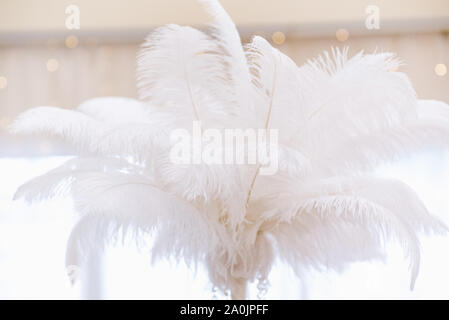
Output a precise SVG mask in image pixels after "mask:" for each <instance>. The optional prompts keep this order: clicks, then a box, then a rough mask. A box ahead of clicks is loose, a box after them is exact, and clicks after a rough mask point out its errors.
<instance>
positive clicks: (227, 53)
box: [11, 0, 449, 298]
mask: <svg viewBox="0 0 449 320" xmlns="http://www.w3.org/2000/svg"><path fill="white" fill-rule="evenodd" d="M199 2H200V3H201V4H202V5H203V6H204V8H205V9H206V10H207V11H208V12H209V13H210V15H211V18H212V22H211V27H212V28H211V32H210V33H205V32H201V31H198V30H195V29H193V28H190V27H181V26H177V25H168V26H165V27H161V28H158V29H157V30H156V31H154V32H153V33H151V34H150V36H149V37H148V38H147V39H146V42H145V44H144V45H143V47H142V50H141V51H140V54H139V55H138V79H139V80H138V87H139V93H140V99H141V100H142V101H143V102H141V101H137V100H133V99H128V98H112V97H111V98H97V99H92V100H89V101H87V102H85V103H83V104H81V105H80V106H79V107H78V109H77V110H63V109H58V108H51V107H39V108H35V109H31V110H29V111H26V112H25V113H23V114H22V115H21V116H20V117H19V118H18V119H17V120H16V121H15V122H14V123H13V125H12V127H11V130H12V131H13V132H16V133H23V134H34V133H44V134H50V135H56V136H59V137H61V138H63V139H65V140H66V141H68V142H70V143H71V144H72V145H73V146H75V147H77V148H78V151H79V152H80V153H81V155H82V156H81V157H80V158H75V159H72V160H70V161H68V162H67V163H66V164H64V165H62V166H61V167H59V168H56V169H54V170H52V171H50V172H48V173H47V174H45V175H43V176H40V177H37V178H35V179H33V180H31V181H30V182H28V183H27V184H25V185H24V186H22V187H21V188H20V189H19V190H18V191H17V194H16V198H20V197H23V198H25V199H26V200H28V201H32V200H40V199H45V198H48V197H52V196H56V195H59V194H70V195H71V196H72V197H73V200H74V204H75V207H76V209H77V211H78V212H79V213H80V218H79V222H78V223H77V225H76V226H75V227H74V229H73V231H72V233H71V236H70V239H69V242H68V247H67V264H68V265H72V264H77V265H78V264H82V262H83V259H84V258H83V257H85V256H86V253H87V251H88V250H91V249H92V248H98V247H99V248H101V247H103V245H104V244H105V243H106V242H110V241H114V240H116V239H117V238H119V236H120V235H123V234H125V233H131V234H132V235H133V236H134V237H135V238H136V240H138V241H145V239H146V238H145V235H147V234H153V235H154V236H155V238H154V239H155V240H154V243H153V244H152V256H153V258H163V257H174V258H176V259H184V260H185V261H187V262H189V263H191V264H193V265H196V264H198V263H200V264H203V265H204V266H205V267H206V268H207V270H208V274H209V278H210V281H211V282H212V284H213V285H214V286H216V287H218V288H220V289H221V290H223V291H225V292H226V291H229V290H230V291H231V292H232V293H233V297H234V298H245V287H246V284H247V283H248V282H249V281H253V280H259V281H262V283H264V281H265V280H266V279H267V277H268V274H269V272H270V269H271V266H272V265H273V263H274V261H275V260H276V259H281V260H283V261H285V262H286V263H287V264H289V265H290V266H291V267H292V268H293V270H294V271H295V272H296V274H297V275H298V276H299V277H303V276H305V273H304V271H305V270H308V269H310V268H315V269H318V270H326V269H333V270H338V271H339V270H343V268H344V267H345V266H346V265H348V264H349V263H352V262H356V261H363V260H372V259H382V258H383V257H384V256H385V244H386V243H387V242H388V241H396V242H398V243H399V244H400V245H401V246H402V247H403V248H404V254H405V256H406V257H407V258H408V259H409V261H410V271H411V287H413V285H414V282H415V280H416V277H417V275H418V271H419V262H420V244H419V237H418V236H419V234H422V233H424V234H425V233H431V232H434V233H444V232H446V230H447V229H446V227H445V226H444V225H443V224H442V223H441V222H440V221H439V220H438V219H437V218H436V217H434V216H432V215H431V214H429V213H428V212H427V210H426V208H425V206H424V205H423V204H422V202H421V201H420V199H419V197H418V196H417V195H416V194H415V193H414V192H413V191H412V190H410V188H408V187H407V186H406V185H404V184H402V183H401V182H398V181H394V180H388V179H380V178H376V177H373V176H370V175H368V174H369V173H370V171H372V170H374V169H375V168H376V166H378V165H379V164H380V163H383V162H388V161H393V160H395V159H397V158H398V157H400V156H401V155H403V154H407V153H410V152H417V151H420V150H422V149H424V148H428V147H442V146H445V147H447V146H448V145H449V107H448V105H446V104H445V103H443V102H438V101H431V100H418V99H417V97H416V94H415V91H414V90H413V87H412V86H411V84H410V81H409V80H408V78H407V77H406V75H404V74H402V73H399V72H392V71H391V70H392V69H394V67H396V66H398V65H399V63H400V62H399V61H398V59H396V58H395V57H394V55H393V54H390V53H379V54H364V53H363V52H360V53H358V54H357V55H355V56H354V57H352V58H349V57H348V51H347V49H344V50H339V49H332V53H331V54H329V53H324V54H323V55H322V56H320V57H318V58H317V59H315V60H312V61H309V62H308V63H307V64H305V65H304V66H301V67H297V66H296V64H295V63H294V62H293V61H292V60H291V59H290V58H289V57H287V56H286V55H284V54H283V53H282V52H280V51H279V50H277V49H275V48H273V47H272V46H271V45H270V44H269V43H268V42H267V41H266V40H264V39H263V38H260V37H255V38H254V39H253V40H252V42H251V43H250V44H248V45H247V46H246V47H244V46H242V44H241V41H240V36H239V34H238V32H237V29H236V27H235V25H234V23H233V22H232V20H231V18H230V17H229V16H228V15H227V13H226V12H225V11H224V9H223V8H222V7H221V6H220V4H219V3H218V1H214V0H200V1H199ZM192 121H199V122H200V126H201V128H216V129H220V130H222V129H226V128H231V129H232V128H258V129H262V130H265V131H264V132H265V133H267V132H268V130H269V129H277V130H279V170H278V171H277V172H276V173H275V174H273V175H266V176H264V175H260V168H261V164H260V163H258V164H248V165H229V164H206V163H196V164H185V165H184V164H182V165H180V164H175V163H172V162H171V161H170V149H171V147H172V142H171V140H170V133H171V132H172V130H173V129H178V128H183V129H186V130H187V131H188V132H192V130H193V129H192Z"/></svg>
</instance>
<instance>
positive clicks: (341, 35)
mask: <svg viewBox="0 0 449 320" xmlns="http://www.w3.org/2000/svg"><path fill="white" fill-rule="evenodd" d="M260 35H261V36H263V37H266V38H268V37H267V35H266V33H261V34H260ZM349 37H350V33H349V31H348V30H347V29H344V28H340V29H337V30H336V32H335V39H336V40H337V41H338V42H342V43H343V42H346V41H348V40H349ZM286 41H287V36H286V34H285V33H284V32H282V31H276V32H273V33H272V34H271V42H272V43H273V44H275V45H277V46H282V45H283V44H285V42H286ZM84 44H86V45H87V46H90V47H92V46H96V45H97V44H98V39H96V38H94V37H88V38H87V40H86V41H85V42H84ZM47 45H48V47H53V46H54V45H55V41H54V40H49V41H48V43H47ZM64 45H65V47H66V48H67V49H68V50H73V49H76V48H78V47H79V46H80V39H79V38H78V36H76V35H68V36H67V37H66V38H65V40H64ZM45 67H46V69H47V71H48V72H49V73H55V72H57V71H58V70H59V69H60V63H59V60H58V59H57V58H55V57H49V58H48V60H47V61H46V62H45ZM391 71H397V70H391ZM0 72H1V70H0ZM434 73H435V75H437V76H439V77H444V76H446V75H447V66H446V64H444V63H442V62H438V63H437V64H435V66H434ZM8 85H10V84H9V82H8V78H7V76H6V75H5V74H1V73H0V94H1V92H2V91H5V90H6V89H7V87H8ZM8 124H9V119H8V118H7V117H0V129H4V128H5V127H6V126H7V125H8Z"/></svg>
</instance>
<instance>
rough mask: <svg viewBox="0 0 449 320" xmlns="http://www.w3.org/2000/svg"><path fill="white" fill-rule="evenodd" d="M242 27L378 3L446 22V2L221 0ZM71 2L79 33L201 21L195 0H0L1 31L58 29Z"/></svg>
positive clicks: (359, 10)
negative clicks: (77, 14) (78, 13)
mask: <svg viewBox="0 0 449 320" xmlns="http://www.w3.org/2000/svg"><path fill="white" fill-rule="evenodd" d="M222 3H223V6H224V7H225V8H226V9H227V10H228V11H229V13H230V14H231V16H232V17H233V18H234V19H235V21H236V22H237V23H238V24H239V25H241V26H244V25H283V24H304V23H305V24H307V23H312V24H323V23H324V24H326V23H335V22H339V21H344V22H363V21H364V19H365V7H366V6H367V5H378V6H379V8H380V12H381V18H382V19H383V20H384V21H390V20H395V21H405V20H408V21H410V20H413V21H419V20H426V21H430V20H434V21H437V20H446V19H447V21H448V22H449V1H448V0H407V1H405V0H339V1H336V0H222ZM69 4H76V5H78V6H79V8H80V10H81V27H82V29H84V30H105V29H106V30H107V29H121V30H123V29H125V30H126V29H149V28H151V27H154V26H157V25H160V24H165V23H169V22H176V23H181V24H184V23H185V24H196V23H200V22H202V21H203V17H204V15H203V14H202V12H201V10H200V8H199V6H198V4H197V3H196V1H195V0H128V1H126V0H1V1H0V31H1V32H14V31H22V32H26V31H39V30H40V31H57V30H59V31H61V30H64V28H65V18H66V15H65V8H66V6H67V5H69Z"/></svg>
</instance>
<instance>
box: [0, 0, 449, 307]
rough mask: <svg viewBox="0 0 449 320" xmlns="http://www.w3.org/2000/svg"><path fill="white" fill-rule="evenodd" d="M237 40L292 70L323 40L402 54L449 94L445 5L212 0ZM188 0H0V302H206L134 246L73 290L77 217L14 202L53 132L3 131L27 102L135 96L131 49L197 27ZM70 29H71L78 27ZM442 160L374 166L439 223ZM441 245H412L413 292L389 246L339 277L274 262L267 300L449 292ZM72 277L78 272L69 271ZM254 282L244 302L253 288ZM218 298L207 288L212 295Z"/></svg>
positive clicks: (96, 263)
mask: <svg viewBox="0 0 449 320" xmlns="http://www.w3.org/2000/svg"><path fill="white" fill-rule="evenodd" d="M221 2H222V4H223V6H224V7H225V9H226V10H227V11H228V12H229V14H230V15H231V17H232V18H233V19H234V21H235V22H236V24H237V26H238V28H239V31H240V32H241V35H242V39H243V41H244V42H247V41H249V40H250V38H251V37H252V36H253V35H260V36H263V37H265V38H266V39H267V40H269V41H271V43H272V44H273V45H274V46H276V47H278V48H279V49H280V50H281V51H283V52H284V53H286V54H287V55H289V56H290V57H291V58H292V59H293V60H294V61H296V63H297V64H298V65H301V64H303V63H304V62H306V61H307V60H308V59H312V58H314V57H316V56H317V55H318V54H320V53H321V52H323V51H324V50H330V49H331V47H340V48H342V47H345V46H348V47H349V52H350V55H354V54H356V53H357V52H359V51H360V50H364V51H366V52H374V51H377V52H381V51H391V52H395V53H397V55H398V56H399V57H400V58H401V59H402V60H403V61H404V65H403V66H401V67H400V70H399V71H402V72H405V73H406V74H407V75H408V76H409V77H410V79H411V81H412V83H413V85H414V87H415V89H416V91H417V94H418V96H419V98H421V99H437V100H442V101H444V102H446V103H449V74H448V70H447V69H448V68H449V1H448V0H409V1H406V2H405V1H401V0H388V1H387V0H341V1H332V0H313V1H311V0H276V1H274V0H245V1H241V0H222V1H221ZM206 22H207V17H206V15H205V14H204V12H202V11H201V9H200V7H199V5H198V4H197V3H196V1H195V0H128V1H124V0H90V1H88V0H76V1H75V0H73V1H66V0H39V1H35V0H1V1H0V298H67V299H77V298H125V299H126V298H206V299H208V298H211V297H212V296H213V294H212V288H210V287H208V284H207V281H206V277H205V275H204V273H203V272H202V271H201V270H198V271H197V273H196V274H194V273H192V272H189V270H187V268H186V267H185V266H183V265H182V264H181V265H178V266H176V265H172V264H169V263H167V262H161V263H159V264H157V265H155V266H151V265H150V264H149V259H148V255H146V254H145V252H142V251H141V250H140V251H139V250H137V248H135V247H134V246H133V245H126V244H125V245H123V246H119V247H114V248H109V249H108V250H107V251H106V253H105V254H104V255H98V256H97V257H93V258H92V259H91V265H90V266H89V272H84V271H83V272H82V273H83V275H82V276H81V278H82V280H83V279H84V281H81V283H78V284H76V285H75V286H71V284H70V281H69V277H67V274H66V270H65V268H64V250H65V243H66V240H67V237H68V233H69V231H70V228H71V226H72V223H73V221H74V220H73V218H74V213H73V210H72V208H71V203H70V200H67V199H65V200H64V199H61V200H55V201H51V202H49V203H45V204H35V205H32V206H28V205H25V204H24V203H21V202H13V201H12V196H13V194H14V191H15V189H16V188H17V187H18V186H19V185H20V184H22V183H23V182H25V181H26V180H28V179H30V178H31V177H34V176H36V175H39V174H41V173H44V172H45V171H47V170H49V169H50V168H52V167H54V166H56V165H57V164H59V163H61V162H63V161H65V160H66V159H68V158H69V157H70V149H67V148H66V147H64V146H63V145H62V144H61V143H60V142H59V141H58V140H52V139H48V138H44V137H37V136H34V137H15V136H11V135H9V134H8V133H7V132H6V130H5V129H6V127H7V126H8V124H10V123H11V121H13V119H14V118H15V117H16V116H17V115H18V114H19V113H20V112H23V111H24V110H26V109H28V108H31V107H35V106H40V105H47V106H58V107H61V108H74V107H76V106H77V105H78V104H80V103H81V102H82V101H84V100H86V99H89V98H92V97H98V96H126V97H133V98H136V97H137V90H136V85H135V69H136V54H137V51H138V49H139V46H140V44H141V42H142V41H143V39H144V37H145V36H146V35H147V34H148V33H149V32H150V31H151V30H153V29H154V28H155V27H157V26H160V25H163V24H167V23H177V24H184V25H192V26H198V27H201V26H204V24H205V23H206ZM78 27H79V28H78ZM448 160H449V156H448V155H447V154H446V153H442V152H435V151H431V150H430V151H427V152H424V153H422V154H420V155H414V156H411V157H410V158H407V159H403V161H401V162H400V163H398V164H395V165H394V166H390V167H385V168H380V169H379V172H380V174H385V175H389V176H394V177H398V178H401V179H402V180H404V181H406V182H407V183H409V184H410V185H411V186H412V187H414V188H415V189H416V190H417V191H418V193H419V194H420V196H421V197H422V199H423V200H424V202H425V203H426V204H427V205H428V207H429V208H430V210H431V211H433V212H434V213H436V214H438V215H439V216H442V217H443V219H444V220H445V221H447V222H448V221H449V161H448ZM448 249H449V241H448V240H447V239H445V238H427V239H425V240H424V241H423V250H424V254H423V266H422V272H421V274H420V276H419V278H418V281H417V284H416V289H415V291H413V292H410V291H409V290H408V287H409V284H408V281H409V273H408V272H407V270H408V269H407V263H406V261H404V258H403V256H402V253H401V252H400V251H398V250H397V248H395V247H394V246H393V247H391V248H390V251H391V254H390V255H389V256H388V258H387V262H388V264H385V265H384V264H380V263H363V264H356V265H354V266H353V267H351V268H350V269H349V270H347V271H346V272H344V273H343V274H338V275H337V274H331V273H311V274H310V275H309V276H308V277H307V278H306V279H302V280H301V281H296V280H292V275H291V274H290V271H289V270H285V269H284V267H283V266H282V265H279V266H277V267H276V268H275V270H274V272H273V274H272V279H271V283H272V290H270V291H269V293H268V294H267V296H266V297H267V298H275V299H276V298H282V299H298V298H309V299H314V298H325V299H326V298H343V299H344V298H387V299H388V298H411V299H414V298H446V299H447V298H449V293H448V292H447V290H445V288H447V287H448V285H449V274H447V272H446V270H447V269H448V267H449V250H448ZM80 272H81V271H80ZM253 289H254V290H252V291H251V292H252V295H253V297H256V295H257V293H256V290H255V288H253ZM215 296H216V297H217V298H220V296H219V295H218V294H215Z"/></svg>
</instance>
